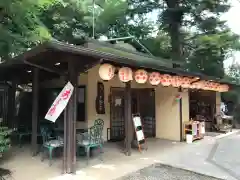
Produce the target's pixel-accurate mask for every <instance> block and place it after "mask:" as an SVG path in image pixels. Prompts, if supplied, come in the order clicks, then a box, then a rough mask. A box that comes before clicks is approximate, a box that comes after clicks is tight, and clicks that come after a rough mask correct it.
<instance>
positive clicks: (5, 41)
mask: <svg viewBox="0 0 240 180" xmlns="http://www.w3.org/2000/svg"><path fill="white" fill-rule="evenodd" d="M51 2H52V0H39V1H34V0H18V1H17V0H7V1H1V2H0V19H1V25H0V33H1V37H0V54H1V57H2V58H6V59H7V58H9V57H12V56H14V55H16V54H19V53H20V52H22V51H23V50H24V49H26V48H28V47H31V45H32V44H37V43H39V42H42V41H44V40H45V39H48V38H49V37H50V36H49V34H48V30H47V29H46V28H45V26H44V25H43V24H42V23H41V22H40V21H39V18H38V13H39V12H40V11H41V10H42V9H44V8H47V7H48V5H49V4H51Z"/></svg>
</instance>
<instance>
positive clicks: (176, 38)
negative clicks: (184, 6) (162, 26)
mask: <svg viewBox="0 0 240 180" xmlns="http://www.w3.org/2000/svg"><path fill="white" fill-rule="evenodd" d="M165 1H166V3H167V6H168V12H169V36H170V38H171V46H172V55H171V56H172V60H173V61H181V60H182V59H181V57H182V51H181V40H180V39H181V32H180V28H181V22H182V18H183V12H182V11H181V9H180V7H179V0H165Z"/></svg>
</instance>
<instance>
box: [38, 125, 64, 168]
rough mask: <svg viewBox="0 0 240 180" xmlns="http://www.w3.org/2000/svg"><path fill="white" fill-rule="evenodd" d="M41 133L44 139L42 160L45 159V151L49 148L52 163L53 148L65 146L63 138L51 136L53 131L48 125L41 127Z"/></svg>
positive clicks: (50, 163) (50, 162)
mask: <svg viewBox="0 0 240 180" xmlns="http://www.w3.org/2000/svg"><path fill="white" fill-rule="evenodd" d="M41 135H42V139H43V144H42V159H41V160H42V161H43V160H44V154H45V153H44V152H45V151H46V150H47V151H48V155H49V165H50V166H51V165H52V154H53V150H54V149H56V148H59V147H63V139H60V138H59V139H56V138H54V137H51V132H50V131H49V128H48V127H41Z"/></svg>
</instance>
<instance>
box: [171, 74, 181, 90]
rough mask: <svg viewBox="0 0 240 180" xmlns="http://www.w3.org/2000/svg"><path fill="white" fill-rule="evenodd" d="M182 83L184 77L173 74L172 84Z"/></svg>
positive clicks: (177, 85)
mask: <svg viewBox="0 0 240 180" xmlns="http://www.w3.org/2000/svg"><path fill="white" fill-rule="evenodd" d="M181 84H182V77H180V76H172V86H173V87H180V86H181Z"/></svg>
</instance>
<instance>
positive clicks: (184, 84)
mask: <svg viewBox="0 0 240 180" xmlns="http://www.w3.org/2000/svg"><path fill="white" fill-rule="evenodd" d="M190 83H191V79H190V78H188V77H184V78H183V81H182V84H181V86H182V88H189V87H190Z"/></svg>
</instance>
